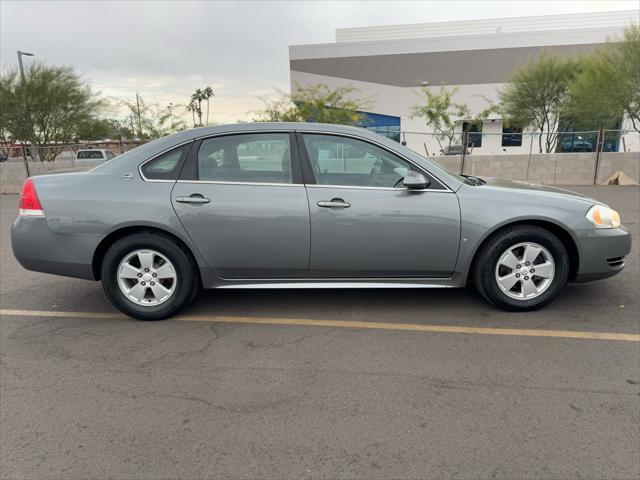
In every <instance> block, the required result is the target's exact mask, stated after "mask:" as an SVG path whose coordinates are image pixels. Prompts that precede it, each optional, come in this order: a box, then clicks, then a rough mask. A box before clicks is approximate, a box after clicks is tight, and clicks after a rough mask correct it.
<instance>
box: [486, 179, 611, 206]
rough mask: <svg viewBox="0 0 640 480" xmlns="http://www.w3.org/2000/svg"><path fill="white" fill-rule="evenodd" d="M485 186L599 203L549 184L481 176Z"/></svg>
mask: <svg viewBox="0 0 640 480" xmlns="http://www.w3.org/2000/svg"><path fill="white" fill-rule="evenodd" d="M482 180H484V181H485V182H486V184H487V186H489V187H492V188H497V189H509V190H523V191H527V192H532V193H533V192H540V193H546V194H553V195H559V196H561V197H571V198H574V199H576V200H582V201H584V202H589V203H600V202H598V201H596V200H594V199H593V198H591V197H588V196H586V195H583V194H581V193H578V192H573V191H571V190H566V189H564V188H558V187H552V186H550V185H539V184H536V183H528V182H520V181H517V180H501V179H498V178H486V177H483V178H482Z"/></svg>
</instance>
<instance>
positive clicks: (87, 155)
mask: <svg viewBox="0 0 640 480" xmlns="http://www.w3.org/2000/svg"><path fill="white" fill-rule="evenodd" d="M114 157H115V155H114V154H113V153H111V151H110V150H93V149H89V150H78V153H76V160H104V161H105V162H106V161H107V160H111V159H112V158H114Z"/></svg>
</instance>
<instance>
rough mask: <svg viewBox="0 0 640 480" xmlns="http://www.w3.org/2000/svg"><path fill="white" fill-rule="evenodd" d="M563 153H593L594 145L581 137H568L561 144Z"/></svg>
mask: <svg viewBox="0 0 640 480" xmlns="http://www.w3.org/2000/svg"><path fill="white" fill-rule="evenodd" d="M560 151H561V152H593V143H592V142H590V141H589V140H585V139H584V138H582V137H581V136H580V135H578V136H573V135H572V136H568V137H565V138H563V139H562V142H560Z"/></svg>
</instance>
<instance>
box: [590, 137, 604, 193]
mask: <svg viewBox="0 0 640 480" xmlns="http://www.w3.org/2000/svg"><path fill="white" fill-rule="evenodd" d="M602 137H603V130H602V127H600V129H598V137H597V139H596V163H595V165H594V167H593V184H594V185H596V184H597V183H598V166H599V165H600V153H601V152H602V146H603V145H604V139H603V138H602Z"/></svg>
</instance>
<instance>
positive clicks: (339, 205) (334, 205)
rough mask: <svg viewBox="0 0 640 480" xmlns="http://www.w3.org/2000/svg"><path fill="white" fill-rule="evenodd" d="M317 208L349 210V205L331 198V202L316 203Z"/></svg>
mask: <svg viewBox="0 0 640 480" xmlns="http://www.w3.org/2000/svg"><path fill="white" fill-rule="evenodd" d="M318 206H319V207H324V208H349V207H350V206H351V204H350V203H349V202H345V201H344V200H342V199H341V198H333V199H331V201H323V202H318Z"/></svg>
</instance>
